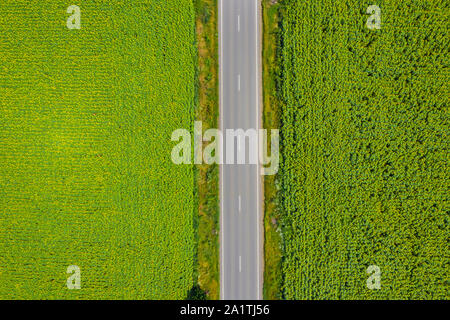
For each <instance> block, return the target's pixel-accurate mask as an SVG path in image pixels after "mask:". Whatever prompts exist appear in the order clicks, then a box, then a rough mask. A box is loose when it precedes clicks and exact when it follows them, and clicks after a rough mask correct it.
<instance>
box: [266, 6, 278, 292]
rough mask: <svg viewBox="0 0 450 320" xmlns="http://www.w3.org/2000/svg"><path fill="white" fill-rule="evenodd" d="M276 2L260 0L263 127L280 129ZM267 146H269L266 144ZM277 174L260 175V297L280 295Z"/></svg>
mask: <svg viewBox="0 0 450 320" xmlns="http://www.w3.org/2000/svg"><path fill="white" fill-rule="evenodd" d="M280 8H281V6H280V4H279V3H277V2H276V1H273V0H263V1H262V16H263V56H262V58H263V63H262V65H263V107H264V111H263V127H264V128H265V129H279V128H280V112H281V110H280V109H281V102H282V99H281V93H280V92H279V91H278V90H277V87H278V86H279V85H280V79H279V77H280V70H279V69H280V61H279V60H280V57H279V56H280V51H281V43H280V42H279V39H280V38H281V37H280V33H281V28H279V23H280ZM269 147H270V146H269ZM278 187H279V176H278V175H273V176H269V175H268V176H265V177H264V289H263V297H264V299H268V300H274V299H280V298H281V287H282V272H281V258H282V238H281V224H280V210H279V193H278V192H277V188H278Z"/></svg>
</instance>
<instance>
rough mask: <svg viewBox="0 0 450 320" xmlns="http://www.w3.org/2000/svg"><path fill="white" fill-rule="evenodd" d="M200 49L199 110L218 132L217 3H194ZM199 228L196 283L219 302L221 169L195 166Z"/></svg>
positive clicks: (200, 117)
mask: <svg viewBox="0 0 450 320" xmlns="http://www.w3.org/2000/svg"><path fill="white" fill-rule="evenodd" d="M194 5H195V12H196V36H197V48H198V63H197V64H198V72H197V81H198V88H197V101H198V103H197V109H196V111H195V118H196V120H198V121H202V124H203V129H204V131H206V130H208V129H216V128H218V116H219V103H218V101H219V100H218V68H219V66H218V37H217V32H218V31H217V23H218V21H217V0H194ZM195 172H196V188H197V194H198V205H197V206H196V208H195V213H194V214H195V215H196V220H197V225H198V239H197V256H196V264H197V267H196V277H197V279H196V281H197V282H198V285H199V287H200V288H201V290H203V291H204V292H205V294H206V298H207V299H214V300H217V299H219V294H220V286H219V281H220V279H219V167H218V165H207V164H202V165H196V169H195Z"/></svg>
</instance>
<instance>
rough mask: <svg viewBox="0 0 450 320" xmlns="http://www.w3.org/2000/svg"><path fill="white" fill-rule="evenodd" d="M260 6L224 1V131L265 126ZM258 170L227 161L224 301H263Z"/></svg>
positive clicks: (223, 179)
mask: <svg viewBox="0 0 450 320" xmlns="http://www.w3.org/2000/svg"><path fill="white" fill-rule="evenodd" d="M259 10H260V2H259V0H219V43H220V47H219V53H220V54H219V56H220V122H221V129H222V132H224V133H225V130H226V129H239V128H241V129H244V130H247V129H250V128H252V129H259V127H260V118H261V117H260V111H259V110H260V106H259V101H260V92H259V91H260V86H259V83H260V82H259V81H260V67H259V63H260V61H259V59H260V58H259V57H260V37H259V29H260V25H259V21H260V13H259ZM247 143H248V142H247ZM224 146H226V143H225V144H224ZM243 149H245V150H246V153H247V156H248V152H249V150H248V149H249V148H248V145H247V148H244V146H239V145H238V144H237V143H236V147H235V152H243ZM252 152H253V151H252ZM224 153H225V154H226V152H225V151H224ZM258 170H259V167H258V166H257V165H254V164H253V165H250V164H245V165H238V164H224V165H221V172H220V188H221V235H220V237H221V238H220V241H221V253H220V254H221V262H220V268H221V299H224V300H230V299H233V300H234V299H235V300H256V299H261V292H262V291H261V290H262V284H261V283H262V276H261V273H262V267H261V265H262V245H261V239H262V235H261V231H262V228H261V223H260V222H261V205H260V199H261V193H260V192H261V185H260V180H261V179H260V175H259V172H258Z"/></svg>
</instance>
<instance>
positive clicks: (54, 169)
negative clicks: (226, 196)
mask: <svg viewBox="0 0 450 320" xmlns="http://www.w3.org/2000/svg"><path fill="white" fill-rule="evenodd" d="M80 8H81V29H68V28H67V27H66V20H67V18H68V16H69V14H67V13H66V9H67V6H66V5H65V4H62V3H61V2H60V1H40V2H38V3H35V4H34V5H32V6H31V7H30V4H29V3H28V2H26V1H15V0H14V1H13V0H3V1H2V4H1V5H0V29H1V30H2V32H1V35H0V51H1V54H0V96H1V97H2V98H1V100H0V298H3V299H17V298H20V299H183V298H185V297H186V295H187V294H188V291H189V290H190V289H191V288H192V286H193V278H194V253H195V249H196V248H195V239H194V235H195V230H194V223H193V222H194V219H193V212H194V200H193V195H194V190H193V181H194V175H193V167H192V166H176V165H175V164H173V163H172V161H171V148H172V146H171V144H170V138H171V133H172V132H173V131H174V130H175V129H178V128H190V127H192V123H193V119H194V115H195V113H194V112H195V110H194V101H195V59H196V50H195V45H194V43H195V33H194V32H195V27H194V24H195V12H194V6H193V3H192V1H190V0H166V1H156V0H146V1H139V2H137V3H133V5H129V4H126V3H125V2H123V1H88V0H87V1H83V2H82V4H80ZM70 265H76V266H78V267H79V269H80V270H81V288H80V289H79V290H69V289H68V287H67V286H66V280H67V278H68V277H69V276H70V275H68V274H67V273H66V270H67V268H68V266H70Z"/></svg>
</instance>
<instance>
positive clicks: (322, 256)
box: [279, 0, 450, 299]
mask: <svg viewBox="0 0 450 320" xmlns="http://www.w3.org/2000/svg"><path fill="white" fill-rule="evenodd" d="M372 4H374V2H373V1H357V0H352V1H332V0H320V1H300V0H299V1H296V0H291V1H283V7H282V8H281V11H280V12H281V15H282V18H281V20H282V24H281V26H280V28H281V37H282V38H281V40H280V44H282V49H281V51H282V52H281V53H280V59H281V63H280V68H281V70H280V81H281V86H280V91H279V95H280V96H281V99H282V101H283V103H282V105H281V117H280V119H281V123H282V124H281V137H282V140H281V145H282V159H283V160H282V162H281V166H280V186H281V191H280V211H281V214H280V215H281V223H280V225H281V226H282V236H283V238H282V239H283V259H282V266H281V269H282V277H283V283H282V288H281V296H282V297H284V298H287V299H448V298H449V291H448V281H449V280H448V270H449V269H448V267H449V257H450V256H449V243H448V239H449V228H448V227H449V226H448V223H449V202H448V194H449V174H448V161H449V156H448V141H449V140H448V132H449V113H448V102H449V99H448V98H449V95H448V93H449V91H448V83H449V73H448V50H449V45H450V41H449V37H448V27H449V24H448V17H449V7H448V1H440V0H436V1H425V0H418V1H413V0H408V1H405V0H385V1H381V0H380V1H377V2H376V4H377V5H378V6H379V8H380V10H381V24H380V29H369V28H367V27H366V25H367V20H368V19H369V16H370V15H369V14H367V8H368V7H369V5H372ZM372 13H373V12H372ZM369 266H377V267H378V268H379V270H380V271H381V273H380V274H379V275H377V277H378V276H379V279H380V286H379V287H375V286H373V284H374V282H373V278H372V280H370V279H371V278H369V276H373V275H374V274H373V271H370V270H371V269H370V268H369ZM368 268H369V269H368ZM368 270H369V274H368V273H367V271H368ZM367 280H369V284H368V283H367Z"/></svg>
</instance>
